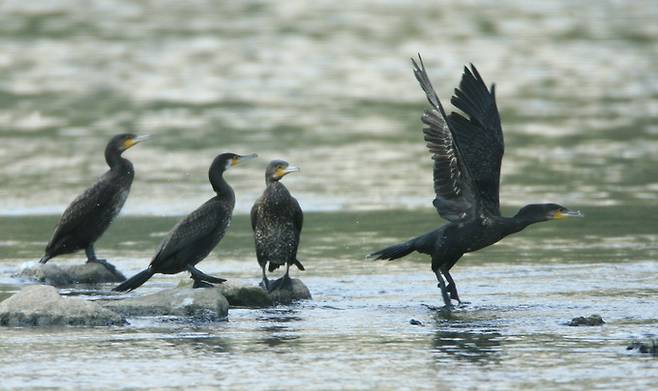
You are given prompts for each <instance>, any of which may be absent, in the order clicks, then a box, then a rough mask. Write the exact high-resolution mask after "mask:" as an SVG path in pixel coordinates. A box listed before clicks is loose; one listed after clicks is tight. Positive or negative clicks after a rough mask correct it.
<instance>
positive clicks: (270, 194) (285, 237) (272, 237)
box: [251, 160, 304, 292]
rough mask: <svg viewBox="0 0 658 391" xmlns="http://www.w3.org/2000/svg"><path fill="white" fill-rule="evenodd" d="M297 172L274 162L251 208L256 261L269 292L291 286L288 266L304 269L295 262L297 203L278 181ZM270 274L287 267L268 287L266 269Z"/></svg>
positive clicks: (298, 225)
mask: <svg viewBox="0 0 658 391" xmlns="http://www.w3.org/2000/svg"><path fill="white" fill-rule="evenodd" d="M296 171H299V168H297V167H295V166H291V165H289V164H288V162H285V161H283V160H273V161H272V162H270V164H269V165H268V166H267V168H266V170H265V184H266V186H267V187H266V188H265V191H264V192H263V195H261V196H260V197H259V198H258V199H257V200H256V202H255V203H254V206H253V207H252V208H251V228H252V229H253V231H254V241H255V242H256V257H257V258H258V264H259V265H260V267H261V269H262V271H263V282H262V285H263V288H265V289H266V290H267V291H269V292H271V291H273V290H274V289H277V288H280V287H284V286H286V285H288V284H290V281H291V280H290V274H289V272H290V265H292V264H294V265H296V266H297V268H298V269H299V270H304V266H303V265H302V263H301V262H299V261H298V260H297V247H298V246H299V236H300V234H301V232H302V225H303V223H304V214H303V213H302V208H301V207H300V206H299V203H298V202H297V200H296V199H295V198H294V197H293V196H291V195H290V192H288V189H286V186H285V185H284V184H283V183H281V178H283V177H284V176H285V175H287V174H290V173H291V172H296ZM268 262H269V266H268V270H269V271H270V272H272V271H274V270H276V269H277V268H279V266H282V265H284V264H285V265H286V273H285V274H284V275H283V277H281V278H280V279H278V280H276V281H274V282H272V283H270V282H269V280H268V279H267V274H266V273H265V266H267V264H268Z"/></svg>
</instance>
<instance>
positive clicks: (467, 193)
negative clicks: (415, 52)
mask: <svg viewBox="0 0 658 391" xmlns="http://www.w3.org/2000/svg"><path fill="white" fill-rule="evenodd" d="M418 59H419V62H420V66H418V64H417V63H416V61H415V60H413V59H412V60H411V62H412V64H413V67H414V75H415V76H416V79H417V80H418V82H419V83H420V86H421V87H422V89H423V91H425V94H426V95H427V100H428V101H429V103H430V105H431V106H432V108H431V109H429V110H425V112H424V113H423V116H422V117H421V120H422V122H423V124H424V125H425V127H424V128H423V133H424V138H425V141H426V143H427V147H428V149H429V150H430V152H431V153H432V159H433V160H434V192H435V193H436V198H435V199H434V202H433V203H434V207H435V208H436V210H437V212H438V213H439V215H440V216H441V217H443V218H444V219H446V220H449V221H459V220H465V219H469V218H471V217H473V216H474V215H475V214H476V208H477V199H476V198H475V197H474V194H475V192H474V188H473V183H472V181H471V179H470V175H469V172H468V169H467V168H466V166H465V164H464V159H463V158H462V156H461V153H460V149H459V147H458V145H457V144H456V143H455V140H454V138H453V133H452V131H451V129H450V127H449V124H448V119H447V117H446V113H445V110H444V109H443V106H442V105H441V102H440V101H439V98H438V96H437V95H436V92H435V91H434V88H433V87H432V83H430V81H429V78H428V77H427V73H426V71H425V65H424V64H423V60H422V58H420V56H418Z"/></svg>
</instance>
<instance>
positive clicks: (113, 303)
mask: <svg viewBox="0 0 658 391" xmlns="http://www.w3.org/2000/svg"><path fill="white" fill-rule="evenodd" d="M101 304H102V305H103V306H104V307H106V308H109V309H111V310H112V311H115V312H118V313H120V314H122V315H124V316H128V317H130V316H164V315H173V316H181V317H182V316H189V317H193V318H196V319H202V320H219V319H224V318H226V317H227V316H228V305H229V304H228V301H227V300H226V298H225V297H224V295H223V294H222V291H221V290H220V289H218V288H199V289H192V288H173V289H165V290H162V291H160V292H156V293H152V294H149V295H145V296H136V297H130V298H127V299H120V300H109V301H104V302H102V303H101Z"/></svg>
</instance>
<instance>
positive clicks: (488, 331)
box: [432, 315, 502, 364]
mask: <svg viewBox="0 0 658 391" xmlns="http://www.w3.org/2000/svg"><path fill="white" fill-rule="evenodd" d="M449 317H451V318H452V319H446V315H437V316H436V317H435V328H436V332H435V333H434V336H433V337H432V351H433V353H434V358H435V359H436V360H437V361H439V362H444V361H448V360H453V359H454V360H459V361H470V362H472V363H478V364H488V363H496V362H498V361H499V360H500V341H501V339H502V335H501V334H500V333H499V332H497V331H496V328H495V327H492V325H491V324H489V325H483V324H477V323H473V322H464V321H463V320H462V321H461V322H460V321H459V320H458V319H456V318H455V317H454V315H453V316H450V315H449Z"/></svg>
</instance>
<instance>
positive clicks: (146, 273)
mask: <svg viewBox="0 0 658 391" xmlns="http://www.w3.org/2000/svg"><path fill="white" fill-rule="evenodd" d="M153 274H155V273H153V271H152V270H151V268H148V269H146V270H142V271H141V272H139V273H137V274H135V275H134V276H132V277H130V278H129V279H127V280H126V281H124V282H122V283H121V284H120V285H119V286H117V287H115V288H114V289H112V290H113V291H115V292H126V291H131V290H133V289H137V288H139V287H140V286H142V285H143V284H144V283H145V282H146V281H148V279H149V278H151V277H153Z"/></svg>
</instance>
